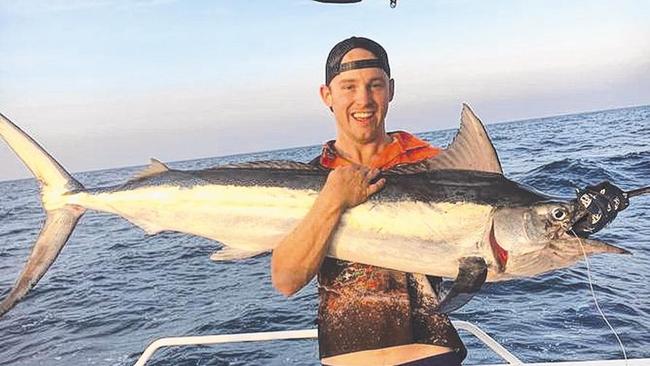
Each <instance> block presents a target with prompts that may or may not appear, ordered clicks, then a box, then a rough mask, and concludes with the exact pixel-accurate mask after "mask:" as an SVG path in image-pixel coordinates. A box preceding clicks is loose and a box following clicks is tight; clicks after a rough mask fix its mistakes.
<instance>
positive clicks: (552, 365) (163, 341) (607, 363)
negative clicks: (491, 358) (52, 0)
mask: <svg viewBox="0 0 650 366" xmlns="http://www.w3.org/2000/svg"><path fill="white" fill-rule="evenodd" d="M452 323H453V324H454V326H455V327H456V329H460V330H464V331H466V332H468V333H470V334H472V335H473V336H474V337H476V338H478V339H479V340H480V341H481V342H482V343H483V344H484V345H486V346H487V347H488V348H490V349H491V350H492V351H494V353H496V354H497V355H498V356H499V357H501V358H502V359H503V360H504V361H506V363H505V364H500V365H492V366H506V365H522V366H641V365H645V366H648V365H650V358H643V359H640V358H639V359H629V360H596V361H570V362H542V363H524V362H523V361H521V360H520V359H518V358H517V357H515V355H513V354H512V353H510V351H508V350H507V349H506V348H505V347H503V346H502V345H501V344H500V343H499V342H497V341H496V340H495V339H494V338H492V337H490V336H489V335H488V334H487V333H485V332H484V331H483V330H482V329H480V328H479V327H478V326H476V325H474V324H472V323H469V322H466V321H462V320H453V321H452ZM312 338H318V331H317V330H316V329H303V330H285V331H273V332H256V333H237V334H219V335H206V336H188V337H165V338H159V339H157V340H155V341H153V342H152V343H151V344H149V346H147V348H146V349H145V350H144V352H142V355H140V358H138V361H137V362H136V363H135V366H144V365H145V364H146V363H147V361H149V359H150V358H151V357H152V356H153V354H154V353H155V352H156V351H157V350H158V349H160V348H162V347H175V346H198V345H215V344H223V343H241V342H263V341H280V340H296V339H312Z"/></svg>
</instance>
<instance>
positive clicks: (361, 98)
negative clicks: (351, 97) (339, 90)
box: [356, 87, 372, 106]
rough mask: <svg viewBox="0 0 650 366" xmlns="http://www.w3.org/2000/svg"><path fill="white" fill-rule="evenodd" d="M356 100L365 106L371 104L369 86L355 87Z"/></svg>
mask: <svg viewBox="0 0 650 366" xmlns="http://www.w3.org/2000/svg"><path fill="white" fill-rule="evenodd" d="M357 90H358V91H357V95H356V102H357V104H359V105H362V106H367V105H370V104H372V92H371V90H370V87H365V88H359V89H357Z"/></svg>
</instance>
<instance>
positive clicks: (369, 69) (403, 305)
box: [271, 37, 466, 366]
mask: <svg viewBox="0 0 650 366" xmlns="http://www.w3.org/2000/svg"><path fill="white" fill-rule="evenodd" d="M394 92H395V85H394V81H393V80H392V79H391V78H390V66H389V64H388V56H387V55H386V51H385V50H384V49H383V47H382V46H380V45H379V44H378V43H376V42H374V41H372V40H370V39H367V38H362V37H352V38H348V39H346V40H343V41H341V42H339V43H338V44H337V45H335V46H334V48H333V49H332V50H331V51H330V54H329V56H328V58H327V64H326V66H325V84H324V85H322V86H321V87H320V95H321V98H322V100H323V102H324V103H325V105H326V106H327V107H329V108H330V110H331V111H332V112H333V113H334V119H335V121H336V130H337V134H336V140H332V141H329V142H327V143H326V144H325V145H324V147H323V151H322V153H321V155H320V156H318V157H316V158H315V159H314V160H313V161H312V164H315V165H319V166H321V167H323V168H326V169H331V172H330V174H329V176H328V177H327V181H326V183H325V185H324V186H323V188H322V190H321V192H320V194H319V196H318V198H317V199H316V201H315V203H314V205H313V206H312V208H311V210H310V211H309V213H308V214H307V216H305V218H304V219H303V220H302V221H301V222H300V223H299V224H298V226H297V227H296V228H295V229H294V230H293V231H292V232H291V233H289V234H288V235H287V236H286V237H285V238H284V239H283V240H282V241H281V242H280V244H279V245H278V246H277V247H276V249H275V250H274V252H273V258H272V263H271V267H272V269H271V272H272V279H273V285H274V286H275V287H276V289H277V290H278V291H280V292H281V293H283V294H285V295H287V296H290V295H292V294H294V293H295V292H297V291H298V290H300V289H301V288H302V287H303V286H305V285H306V284H307V283H308V282H309V281H310V280H311V279H312V278H313V277H314V276H315V275H316V274H318V282H319V297H320V305H319V309H318V330H319V334H318V339H319V349H320V357H321V362H322V363H323V364H325V365H348V366H349V365H421V366H425V365H426V366H433V365H459V364H460V362H461V361H462V359H463V358H464V357H465V354H466V350H465V347H464V346H463V343H462V341H461V340H460V338H459V337H458V333H457V332H456V330H455V329H454V328H453V326H452V325H451V322H450V321H449V319H448V317H447V316H446V315H444V314H439V313H435V312H433V311H431V310H430V308H427V307H426V306H424V305H423V303H425V302H424V301H422V298H421V297H422V296H423V294H422V292H421V287H420V286H418V279H417V278H416V275H412V274H408V273H403V272H397V271H392V270H387V269H383V268H378V267H373V266H368V265H364V264H360V263H351V262H346V261H341V260H337V259H333V258H326V257H325V254H326V253H327V247H328V244H329V240H330V238H331V237H332V235H333V233H334V232H335V230H336V227H337V225H338V223H339V221H340V219H341V216H342V215H343V214H344V213H345V211H346V210H347V209H349V208H351V207H354V206H356V205H359V204H361V203H363V202H365V201H366V200H367V199H368V197H370V196H371V195H372V194H374V193H376V192H378V191H379V190H381V188H382V187H383V185H384V183H385V181H384V180H383V179H379V180H377V181H375V178H376V177H377V175H378V174H379V172H380V171H381V170H387V169H390V168H392V167H394V166H397V165H402V164H410V163H416V162H418V161H421V160H424V159H427V158H430V157H433V156H435V155H437V154H438V153H439V151H440V149H438V148H435V147H432V146H431V145H429V144H428V143H426V142H424V141H422V140H420V139H418V138H416V137H415V136H413V135H411V134H409V133H407V132H402V131H398V132H393V133H387V132H386V127H385V118H386V114H387V112H388V105H389V104H390V102H391V101H392V99H393V95H394ZM420 278H421V277H420ZM433 280H434V281H436V279H433ZM420 281H421V280H420Z"/></svg>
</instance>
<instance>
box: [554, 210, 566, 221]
mask: <svg viewBox="0 0 650 366" xmlns="http://www.w3.org/2000/svg"><path fill="white" fill-rule="evenodd" d="M551 216H552V217H553V219H555V220H558V221H560V220H564V219H565V218H566V217H567V212H566V210H565V209H563V208H561V207H556V208H554V209H553V210H551Z"/></svg>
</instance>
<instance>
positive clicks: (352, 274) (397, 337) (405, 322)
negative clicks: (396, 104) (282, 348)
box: [311, 131, 467, 358]
mask: <svg viewBox="0 0 650 366" xmlns="http://www.w3.org/2000/svg"><path fill="white" fill-rule="evenodd" d="M390 136H391V137H392V138H393V142H392V143H390V144H389V145H388V146H387V147H385V148H384V150H382V152H381V153H380V154H378V155H377V156H375V157H374V158H373V161H372V162H371V167H372V168H379V169H382V170H388V169H390V168H392V167H394V166H396V165H401V164H409V163H416V162H418V161H421V160H424V159H427V158H430V157H433V156H436V155H437V154H438V153H439V152H440V149H439V148H436V147H433V146H431V145H429V144H428V143H426V142H424V141H422V140H420V139H418V138H417V137H415V136H413V135H411V134H409V133H407V132H402V131H397V132H393V133H390ZM311 164H313V165H317V166H321V167H323V168H326V169H334V168H337V167H340V166H345V165H349V164H351V163H350V162H349V161H347V160H345V159H344V158H342V157H341V156H339V155H338V154H337V153H336V149H335V148H334V141H329V142H327V143H326V144H325V145H324V146H323V151H322V153H321V155H320V156H318V157H316V158H315V159H314V160H312V161H311ZM428 279H429V281H431V282H432V285H434V286H433V288H436V287H437V286H436V285H437V284H438V283H439V282H440V281H441V280H440V279H439V278H436V277H429V278H428ZM318 283H319V287H318V293H319V299H320V304H319V308H318V341H319V350H320V351H319V353H320V357H321V358H325V357H330V356H336V355H340V354H345V353H350V352H357V351H363V350H371V349H380V348H385V347H391V346H398V345H404V344H410V343H425V344H433V345H438V346H445V347H449V348H452V349H454V350H455V351H456V352H457V353H458V354H459V355H460V356H461V358H465V356H466V354H467V350H466V349H465V346H464V345H463V342H462V341H461V340H460V337H459V336H458V333H457V331H456V329H455V328H454V327H453V325H452V324H451V321H450V320H449V318H448V317H447V315H445V314H441V313H436V312H434V311H431V310H430V308H427V306H425V305H424V303H425V301H424V300H423V299H422V297H421V294H420V292H419V291H418V286H417V282H416V280H415V279H414V275H411V274H409V273H404V272H398V271H393V270H388V269H383V268H379V267H374V266H369V265H365V264H361V263H352V262H347V261H342V260H338V259H334V258H329V257H326V258H325V260H324V261H323V264H322V266H321V269H320V272H319V273H318Z"/></svg>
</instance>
